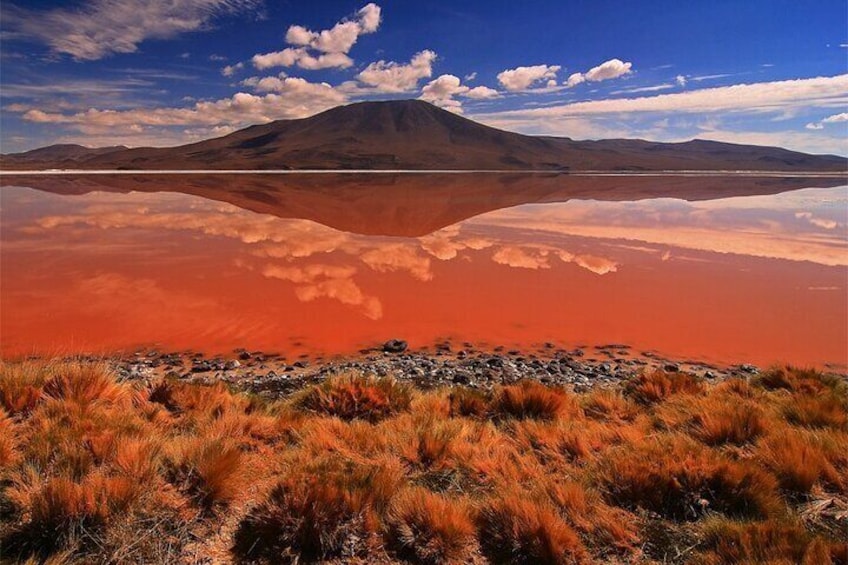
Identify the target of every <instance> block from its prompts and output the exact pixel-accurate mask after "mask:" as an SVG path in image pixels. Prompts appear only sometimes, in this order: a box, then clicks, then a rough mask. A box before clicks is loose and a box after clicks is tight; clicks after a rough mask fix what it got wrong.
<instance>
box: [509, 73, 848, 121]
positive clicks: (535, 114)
mask: <svg viewBox="0 0 848 565" xmlns="http://www.w3.org/2000/svg"><path fill="white" fill-rule="evenodd" d="M845 104H848V75H839V76H834V77H817V78H809V79H797V80H785V81H776V82H762V83H754V84H737V85H732V86H721V87H715V88H704V89H700V90H692V91H688V92H679V93H673V94H660V95H657V96H645V97H640V98H618V99H610V100H593V101H587V102H575V103H572V104H562V105H558V106H550V107H546V108H534V109H526V110H513V111H507V112H501V113H499V114H497V116H498V118H501V119H510V118H515V119H528V118H538V119H543V118H555V117H567V116H581V115H595V114H612V113H627V112H692V113H701V112H716V111H730V112H733V111H748V112H776V111H781V110H784V109H791V108H797V107H805V106H810V107H842V106H844V105H845Z"/></svg>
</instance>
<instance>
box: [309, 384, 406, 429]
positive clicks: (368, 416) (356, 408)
mask: <svg viewBox="0 0 848 565" xmlns="http://www.w3.org/2000/svg"><path fill="white" fill-rule="evenodd" d="M411 400H412V394H411V390H410V388H409V386H408V385H405V384H401V383H399V382H397V381H395V380H394V379H378V378H375V377H369V376H365V375H342V376H337V377H332V378H330V379H328V380H327V381H326V382H324V383H322V384H320V385H317V386H314V387H312V388H310V389H308V390H306V391H305V393H304V394H303V395H302V397H301V398H300V401H299V403H298V404H299V406H301V407H302V408H304V409H306V410H309V411H312V412H316V413H318V414H326V415H328V416H336V417H338V418H341V419H342V420H355V419H361V420H367V421H369V422H377V421H379V420H382V419H384V418H388V417H389V416H392V415H394V414H397V413H399V412H403V411H406V410H407V409H408V408H409V404H410V402H411Z"/></svg>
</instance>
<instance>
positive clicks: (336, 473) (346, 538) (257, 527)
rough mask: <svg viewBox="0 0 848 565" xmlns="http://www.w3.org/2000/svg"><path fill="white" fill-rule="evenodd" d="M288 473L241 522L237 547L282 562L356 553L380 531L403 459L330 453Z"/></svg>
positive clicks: (249, 554)
mask: <svg viewBox="0 0 848 565" xmlns="http://www.w3.org/2000/svg"><path fill="white" fill-rule="evenodd" d="M292 471H293V472H292V473H291V474H289V475H288V476H286V477H284V478H282V479H281V480H280V481H279V482H278V483H277V485H276V486H275V487H274V488H273V489H272V490H271V492H270V494H269V495H268V497H267V499H266V500H265V501H264V502H263V503H262V504H260V505H259V506H257V507H256V508H254V509H253V510H251V511H250V512H249V513H248V515H247V516H246V517H245V518H244V519H243V520H242V521H241V523H240V525H239V528H238V531H237V533H236V535H235V544H234V551H235V552H236V553H237V554H238V555H240V556H242V557H243V558H246V559H260V560H264V561H268V562H277V561H279V560H280V559H281V558H284V557H285V556H288V557H289V558H292V559H295V558H297V556H300V557H302V558H305V559H324V558H332V557H340V556H342V555H343V554H345V553H347V555H348V556H351V555H355V554H357V553H359V552H361V551H362V550H363V548H362V547H361V544H362V542H363V541H364V540H367V538H368V537H369V536H370V535H372V534H374V533H375V532H376V530H377V518H376V513H378V512H380V511H381V510H383V509H384V508H385V507H386V505H387V504H388V501H389V499H390V498H391V496H392V495H393V494H394V493H395V491H396V490H397V489H398V487H399V486H400V484H401V483H402V480H403V472H402V470H401V467H400V465H398V464H397V462H394V461H391V460H386V461H384V462H382V463H381V464H359V463H356V462H354V461H351V460H345V459H341V458H338V457H325V458H324V459H323V460H320V461H317V462H313V463H312V464H308V465H307V466H306V467H304V468H301V469H293V470H292Z"/></svg>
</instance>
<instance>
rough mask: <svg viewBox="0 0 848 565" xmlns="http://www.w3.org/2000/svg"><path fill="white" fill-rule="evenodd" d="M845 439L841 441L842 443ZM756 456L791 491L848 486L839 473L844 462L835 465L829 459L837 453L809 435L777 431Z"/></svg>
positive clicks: (804, 492)
mask: <svg viewBox="0 0 848 565" xmlns="http://www.w3.org/2000/svg"><path fill="white" fill-rule="evenodd" d="M846 439H848V438H845V437H843V438H842V440H843V441H845V440H846ZM846 446H848V443H842V447H841V449H843V450H844V449H845V448H846ZM757 453H758V455H759V457H760V459H761V461H763V463H764V465H765V466H766V467H767V468H768V469H770V470H771V471H772V472H773V473H774V474H775V476H776V477H777V479H778V481H779V482H780V486H781V488H783V489H784V490H787V491H789V492H792V493H797V494H806V493H809V492H810V491H811V490H812V488H813V486H814V485H816V484H817V483H819V482H820V481H823V482H825V483H827V484H828V485H830V486H833V487H835V488H837V489H839V488H844V486H845V484H846V483H845V482H844V481H843V479H842V477H840V475H839V472H838V471H837V465H839V464H840V463H841V461H839V462H837V461H833V462H832V461H831V460H830V458H829V457H828V455H831V456H833V455H836V453H834V452H831V451H830V450H828V449H827V448H826V447H825V446H824V445H822V439H821V438H819V437H816V436H815V435H812V434H810V433H803V432H800V431H795V430H785V429H784V430H776V431H775V433H773V434H772V435H770V436H768V437H766V438H765V439H764V440H763V441H762V442H761V443H760V444H759V445H758V450H757ZM843 457H845V455H844V451H843ZM840 459H841V458H840ZM834 463H836V465H834Z"/></svg>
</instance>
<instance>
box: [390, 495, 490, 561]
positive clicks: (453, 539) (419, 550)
mask: <svg viewBox="0 0 848 565" xmlns="http://www.w3.org/2000/svg"><path fill="white" fill-rule="evenodd" d="M386 527H387V530H388V534H389V538H390V539H391V541H392V543H393V545H394V546H395V547H396V549H397V550H398V552H399V553H400V554H401V555H403V556H407V557H409V558H411V559H413V560H414V561H416V562H418V563H433V564H435V563H460V562H467V561H468V559H469V557H470V555H471V552H472V551H473V549H474V533H475V529H474V523H473V521H472V519H471V512H470V509H469V507H468V505H467V504H466V503H464V502H463V501H457V500H451V499H448V498H446V497H444V496H442V495H438V494H433V493H431V492H429V491H427V490H425V489H422V488H418V487H415V488H408V489H406V490H403V491H401V492H400V493H399V494H398V495H397V496H395V497H394V499H393V500H392V503H391V505H390V507H389V509H388V513H387V516H386Z"/></svg>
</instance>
